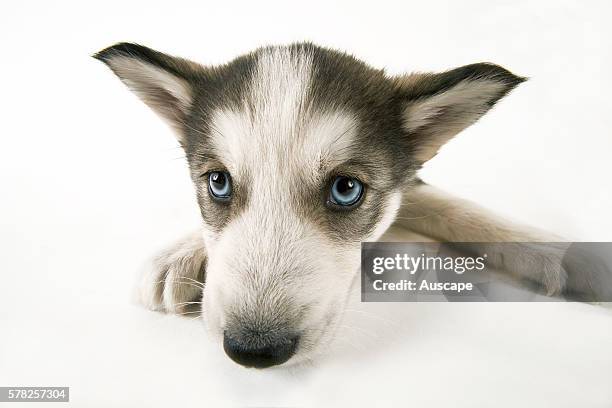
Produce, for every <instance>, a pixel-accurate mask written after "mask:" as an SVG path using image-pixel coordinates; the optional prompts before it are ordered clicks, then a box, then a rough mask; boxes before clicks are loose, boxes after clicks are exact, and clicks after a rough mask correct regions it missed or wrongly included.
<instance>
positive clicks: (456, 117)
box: [397, 63, 526, 163]
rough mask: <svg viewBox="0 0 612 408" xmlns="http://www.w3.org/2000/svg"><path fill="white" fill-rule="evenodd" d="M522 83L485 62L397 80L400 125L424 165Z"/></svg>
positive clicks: (503, 70) (513, 76) (499, 68)
mask: <svg viewBox="0 0 612 408" xmlns="http://www.w3.org/2000/svg"><path fill="white" fill-rule="evenodd" d="M525 80H526V79H525V78H521V77H518V76H516V75H514V74H512V73H511V72H509V71H507V70H506V69H504V68H502V67H500V66H497V65H494V64H488V63H480V64H472V65H466V66H464V67H460V68H456V69H453V70H450V71H447V72H443V73H440V74H410V75H406V76H404V77H401V78H398V79H397V83H398V86H399V87H400V90H401V94H402V97H401V100H402V101H403V103H404V106H403V108H402V115H403V118H402V119H403V125H404V128H405V129H406V130H407V131H408V133H409V134H410V135H411V136H412V137H413V139H414V147H415V153H416V158H417V160H419V161H420V162H421V163H425V162H426V161H428V160H429V159H431V158H432V157H434V156H435V155H436V153H437V152H438V150H439V149H440V147H442V146H443V145H444V144H445V143H446V142H447V141H449V140H450V139H451V138H452V137H453V136H455V135H456V134H457V133H459V132H461V131H462V130H463V129H465V128H466V127H468V126H470V125H471V124H472V123H474V122H476V121H477V120H478V119H479V118H480V117H481V116H482V115H484V114H485V113H486V112H487V111H488V110H489V109H491V108H492V107H493V105H495V103H496V102H497V101H499V100H500V99H501V98H502V97H504V96H505V95H506V94H507V93H508V92H510V91H511V90H512V89H513V88H514V87H516V86H517V85H518V84H520V83H521V82H523V81H525Z"/></svg>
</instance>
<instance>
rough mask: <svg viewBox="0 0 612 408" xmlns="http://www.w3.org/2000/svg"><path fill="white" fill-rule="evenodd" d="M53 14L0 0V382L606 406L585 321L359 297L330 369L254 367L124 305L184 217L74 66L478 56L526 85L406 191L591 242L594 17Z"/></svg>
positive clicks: (598, 223) (303, 8) (598, 137)
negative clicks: (136, 51) (260, 56)
mask: <svg viewBox="0 0 612 408" xmlns="http://www.w3.org/2000/svg"><path fill="white" fill-rule="evenodd" d="M54 3H55V2H42V1H41V2H28V1H23V2H4V3H2V5H0V44H1V45H2V47H1V49H0V51H1V54H0V70H1V73H2V76H1V80H2V82H1V87H0V89H1V92H0V112H1V114H0V115H1V118H0V189H1V190H0V191H1V193H0V385H58V386H66V385H67V386H70V387H71V400H72V402H71V404H72V405H73V406H181V407H186V406H211V407H212V406H219V405H224V404H227V405H230V406H245V405H246V406H264V405H265V406H269V405H272V406H280V405H283V406H311V405H319V406H321V405H327V406H340V405H347V406H348V405H350V406H362V405H363V406H365V405H370V406H415V407H447V406H454V407H459V406H466V407H488V406H497V407H516V406H521V407H531V406H533V407H548V406H550V407H576V406H580V407H610V406H612V387H611V386H610V384H612V313H610V310H608V309H605V308H601V307H596V306H589V305H584V304H566V303H540V304H392V305H383V304H365V305H360V304H358V303H357V304H355V305H353V306H351V308H350V310H349V312H348V315H347V321H346V322H345V325H344V327H343V330H342V333H341V334H340V336H339V338H338V341H337V342H336V343H335V346H334V348H333V349H332V352H331V353H330V356H329V357H327V358H324V359H321V360H320V361H319V362H318V363H316V364H313V366H312V367H304V368H301V369H294V370H285V369H276V370H268V371H254V370H247V369H243V368H241V367H239V366H236V365H235V364H233V363H232V362H231V361H229V359H227V358H226V357H225V355H224V354H223V351H222V349H221V347H220V345H219V344H214V343H212V342H211V341H210V340H209V339H208V337H207V336H206V335H205V332H204V330H203V329H202V327H201V325H200V323H199V322H198V321H195V320H190V319H186V318H178V317H172V316H165V315H160V314H155V313H152V312H147V311H145V310H144V309H141V308H139V307H136V306H133V305H131V304H130V301H129V293H130V290H131V287H132V283H133V276H134V274H135V273H136V272H137V270H138V269H139V268H140V267H141V265H142V264H143V262H144V260H145V259H146V258H147V257H149V256H150V255H151V254H153V253H154V251H155V250H156V249H158V248H160V247H163V246H164V245H165V244H167V243H169V242H171V241H172V240H173V239H175V238H177V237H179V236H180V235H182V234H184V233H186V232H189V231H191V230H193V229H194V228H195V227H197V225H198V222H199V214H198V210H197V207H196V203H195V199H194V192H193V189H192V187H191V184H190V181H189V178H188V173H187V169H186V166H185V163H184V160H183V157H182V156H183V155H182V152H181V150H180V149H179V148H178V147H177V143H176V142H175V140H174V138H173V136H172V135H171V133H170V131H169V130H168V129H167V128H166V127H165V126H164V125H163V124H162V122H161V121H160V120H159V119H158V118H157V117H156V116H155V115H154V114H153V113H152V112H150V111H149V110H148V109H147V108H146V107H145V106H144V105H143V104H142V103H141V102H140V101H139V100H137V98H136V97H134V96H133V95H131V94H130V93H129V92H128V91H127V90H126V89H125V88H124V86H123V85H122V84H121V83H120V82H119V81H118V80H117V79H116V78H115V77H114V76H113V75H112V74H111V73H110V71H109V70H108V69H107V68H106V67H104V66H103V64H101V63H99V62H97V61H95V60H94V59H92V58H90V55H91V54H92V53H94V52H95V51H98V50H99V49H101V48H104V47H106V46H108V45H111V44H112V43H114V42H118V41H133V42H140V43H142V44H145V45H148V46H151V47H154V48H157V49H160V50H162V51H166V52H170V53H173V54H176V55H181V56H185V57H188V58H192V59H195V60H197V61H199V62H203V63H207V64H215V63H222V62H225V61H227V60H229V59H231V58H232V57H234V56H237V55H239V54H241V53H244V52H246V51H249V50H252V49H253V48H254V47H257V46H259V45H265V44H269V43H287V42H291V41H296V40H312V41H314V42H317V43H320V44H323V45H328V46H333V47H335V48H339V49H342V50H346V51H349V52H351V53H354V54H355V55H357V56H359V57H361V58H362V59H364V60H366V61H368V62H369V63H371V64H372V65H374V66H376V67H386V68H387V69H388V71H389V72H390V73H399V72H404V71H411V70H419V71H426V70H443V69H448V68H452V67H455V66H458V65H462V64H468V63H472V62H478V61H492V62H495V63H498V64H500V65H503V66H505V67H507V68H509V69H510V70H512V71H514V72H516V73H518V74H521V75H525V76H529V77H531V80H530V81H529V82H527V83H525V84H523V85H521V86H520V87H519V88H518V89H517V90H516V91H515V92H513V93H512V94H511V95H510V96H509V97H508V98H507V99H506V100H504V101H503V102H501V103H500V104H499V105H498V106H497V107H496V108H495V109H494V110H493V111H492V112H490V113H489V114H488V115H487V116H486V117H485V118H484V119H483V120H482V121H481V122H479V123H478V124H476V125H475V126H473V127H472V128H470V129H468V130H467V131H465V132H463V133H462V134H461V135H460V136H459V137H458V138H457V139H456V140H454V141H453V142H451V143H450V144H449V145H448V146H447V147H446V148H445V149H444V150H443V152H441V153H440V154H439V156H438V157H437V158H435V159H434V160H433V161H432V162H431V163H430V164H429V165H428V167H427V168H426V169H425V170H424V171H423V177H424V178H425V179H426V180H428V181H429V182H431V183H432V184H435V185H438V186H440V187H443V188H445V189H447V190H450V191H452V192H454V193H456V194H458V195H460V196H463V197H466V198H469V199H472V200H474V201H477V202H479V203H480V204H482V205H484V206H487V207H489V208H491V209H493V210H495V211H497V212H499V213H502V214H504V215H506V216H509V217H511V218H514V219H516V220H519V221H523V222H526V223H530V224H533V225H536V226H539V227H542V228H545V229H548V230H550V231H553V232H556V233H558V234H561V235H564V236H566V237H568V238H572V239H578V240H592V241H594V240H612V217H610V213H609V211H610V209H611V208H612V186H611V183H610V175H611V174H612V162H611V161H610V152H611V151H612V135H611V134H610V129H611V120H612V119H611V115H610V107H611V106H610V91H611V78H612V76H610V74H609V72H610V69H611V65H612V64H611V63H612V60H611V50H612V47H611V45H612V44H611V41H610V39H611V38H612V37H611V36H612V30H611V29H610V17H611V14H612V13H611V12H610V11H611V10H610V6H609V4H610V3H609V2H605V1H601V2H597V1H589V2H586V1H539V2H534V1H526V0H513V1H497V2H494V1H465V0H464V1H460V2H447V3H445V2H440V1H419V2H408V1H402V2H400V1H398V2H391V1H380V0H377V1H370V2H363V3H358V2H356V1H350V2H349V1H346V2H331V1H327V2H323V1H302V2H279V3H269V2H262V1H250V2H246V1H245V2H240V3H238V2H230V1H221V2H218V1H215V2H210V3H207V2H203V1H200V2H195V3H183V2H177V1H166V2H163V3H158V4H155V3H153V2H142V3H140V4H135V3H134V4H132V3H128V2H126V1H121V2H110V1H104V2H98V4H88V3H87V2H74V3H67V2H64V3H61V4H54Z"/></svg>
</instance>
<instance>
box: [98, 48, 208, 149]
mask: <svg viewBox="0 0 612 408" xmlns="http://www.w3.org/2000/svg"><path fill="white" fill-rule="evenodd" d="M93 57H94V58H96V59H97V60H100V61H102V62H104V63H105V64H106V65H108V67H109V68H110V69H111V70H112V71H113V72H114V73H115V74H116V75H117V76H118V77H119V78H120V79H121V81H123V83H125V84H126V85H127V86H128V88H130V89H131V90H132V91H133V92H134V93H135V94H136V95H138V97H139V98H140V99H141V100H142V101H143V102H144V103H146V104H147V105H148V106H149V107H150V108H151V109H153V111H155V112H156V113H157V114H158V115H160V116H161V117H162V118H163V119H164V120H165V121H166V122H167V123H168V124H169V125H170V126H171V127H172V128H173V129H174V130H175V131H176V134H177V137H178V138H179V141H182V140H181V138H182V135H183V130H184V123H185V118H186V117H187V115H188V114H189V111H190V109H191V106H192V103H193V98H194V83H195V82H196V81H197V79H198V77H199V76H200V75H201V73H202V72H203V71H204V68H203V67H202V66H200V65H198V64H196V63H194V62H191V61H188V60H185V59H182V58H177V57H172V56H170V55H166V54H163V53H161V52H158V51H155V50H152V49H150V48H147V47H144V46H142V45H138V44H131V43H119V44H115V45H113V46H111V47H108V48H106V49H104V50H102V51H100V52H98V53H96V54H95V55H93Z"/></svg>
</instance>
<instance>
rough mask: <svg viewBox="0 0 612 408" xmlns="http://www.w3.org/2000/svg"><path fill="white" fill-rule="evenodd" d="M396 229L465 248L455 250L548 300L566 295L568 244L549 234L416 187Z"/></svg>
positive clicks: (409, 193)
mask: <svg viewBox="0 0 612 408" xmlns="http://www.w3.org/2000/svg"><path fill="white" fill-rule="evenodd" d="M395 225H399V226H401V227H403V228H406V229H409V230H411V231H415V232H418V233H421V234H424V235H426V236H429V237H432V238H435V239H437V240H439V241H444V242H459V243H463V244H460V245H458V247H460V248H461V249H463V250H466V251H468V252H475V253H478V252H479V253H486V254H487V256H488V258H487V259H488V263H490V264H491V265H492V266H494V267H496V268H499V269H501V270H502V271H505V272H509V273H510V274H512V275H513V276H514V277H515V278H519V279H520V280H521V281H523V282H525V281H528V282H529V283H535V284H536V285H538V286H539V287H541V288H543V290H544V292H545V293H547V294H548V295H558V294H561V293H562V292H563V291H564V288H565V282H566V280H567V271H566V270H565V269H564V267H563V266H562V261H563V257H564V255H565V253H566V250H567V248H568V247H569V244H564V243H562V242H559V241H563V240H561V239H560V238H558V237H555V236H554V235H552V234H546V233H543V232H540V231H537V230H535V229H532V228H528V227H524V226H519V225H516V224H513V223H511V222H508V221H506V220H504V219H502V218H501V217H498V216H496V215H494V214H492V213H490V212H489V211H487V210H485V209H483V208H480V207H478V206H476V205H475V204H473V203H471V202H469V201H467V200H463V199H459V198H456V197H453V196H451V195H449V194H446V193H444V192H442V191H441V190H439V189H437V188H435V187H432V186H429V185H427V184H420V185H418V186H416V187H414V188H411V189H409V190H407V191H406V192H405V193H404V195H403V198H402V206H401V209H400V211H399V214H398V217H397V219H396V222H395ZM469 242H472V243H479V244H477V245H476V244H473V245H472V244H467V243H469ZM496 242H498V243H499V242H512V243H513V244H505V245H497V244H495V243H496ZM537 242H557V244H554V245H549V244H546V245H544V244H537Z"/></svg>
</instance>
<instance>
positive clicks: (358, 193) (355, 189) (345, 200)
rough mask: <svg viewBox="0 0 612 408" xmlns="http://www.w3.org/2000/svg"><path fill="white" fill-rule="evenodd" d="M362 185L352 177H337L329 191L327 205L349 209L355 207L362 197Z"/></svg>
mask: <svg viewBox="0 0 612 408" xmlns="http://www.w3.org/2000/svg"><path fill="white" fill-rule="evenodd" d="M363 190H364V188H363V184H362V183H361V181H359V180H357V179H356V178H353V177H347V176H338V177H336V178H335V179H334V182H333V183H332V185H331V189H330V191H329V203H330V204H332V205H336V206H340V207H345V208H350V207H354V206H356V205H357V204H358V203H359V202H360V201H361V198H362V196H363Z"/></svg>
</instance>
